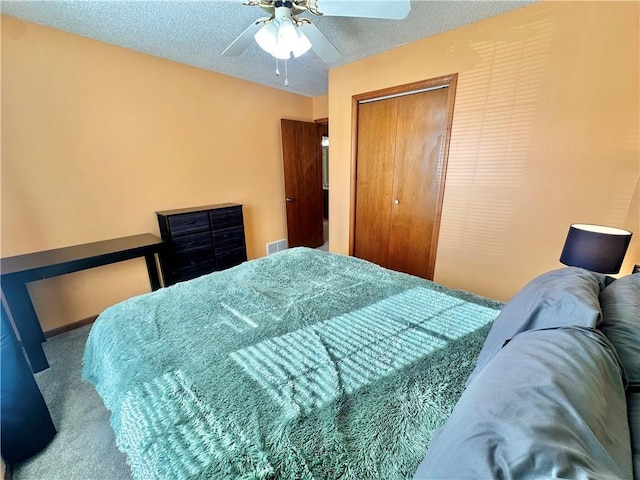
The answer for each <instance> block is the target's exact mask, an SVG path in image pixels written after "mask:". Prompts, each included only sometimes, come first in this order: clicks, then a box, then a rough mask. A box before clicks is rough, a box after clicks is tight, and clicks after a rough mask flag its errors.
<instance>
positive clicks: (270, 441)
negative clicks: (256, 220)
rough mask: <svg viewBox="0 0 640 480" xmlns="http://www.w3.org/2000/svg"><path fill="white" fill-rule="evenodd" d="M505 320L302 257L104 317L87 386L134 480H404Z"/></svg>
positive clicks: (253, 266)
mask: <svg viewBox="0 0 640 480" xmlns="http://www.w3.org/2000/svg"><path fill="white" fill-rule="evenodd" d="M500 307H501V304H500V303H498V302H495V301H491V300H487V299H484V298H481V297H478V296H475V295H472V294H470V293H467V292H461V291H453V290H449V289H446V288H444V287H442V286H439V285H437V284H435V283H433V282H430V281H427V280H424V279H420V278H417V277H412V276H409V275H405V274H402V273H398V272H393V271H390V270H386V269H383V268H381V267H379V266H376V265H373V264H371V263H368V262H365V261H362V260H359V259H356V258H353V257H347V256H343V255H335V254H330V253H326V252H322V251H317V250H311V249H307V248H295V249H290V250H286V251H284V252H281V253H278V254H275V255H272V256H269V257H266V258H262V259H259V260H254V261H250V262H246V263H244V264H242V265H239V266H238V267H235V268H232V269H230V270H226V271H223V272H217V273H213V274H210V275H206V276H204V277H200V278H198V279H195V280H192V281H189V282H184V283H179V284H176V285H174V286H172V287H169V288H164V289H161V290H158V291H156V292H153V293H149V294H146V295H142V296H139V297H135V298H132V299H130V300H127V301H125V302H122V303H120V304H118V305H115V306H113V307H111V308H109V309H107V310H105V311H104V312H103V313H102V314H101V315H100V317H99V318H98V320H97V321H96V323H95V324H94V326H93V328H92V330H91V334H90V336H89V339H88V342H87V347H86V350H85V353H84V373H83V374H84V378H85V379H86V380H87V381H89V382H91V383H92V384H93V385H95V387H96V389H97V391H98V393H99V394H100V395H101V396H102V398H103V400H104V403H105V405H106V406H107V408H108V409H109V410H110V411H111V412H112V416H111V423H112V426H113V429H114V431H115V436H116V443H117V445H118V448H120V449H121V450H122V451H123V452H125V453H126V454H127V456H128V461H129V464H130V465H131V471H132V474H133V476H134V478H137V479H154V480H157V479H171V480H174V479H216V480H217V479H276V478H277V479H296V480H297V479H322V480H328V479H342V480H348V479H354V480H356V479H357V480H364V479H384V480H393V479H407V478H411V477H412V475H413V473H414V472H415V470H416V468H417V466H418V464H419V463H420V461H421V459H422V458H423V457H424V454H425V452H426V449H427V446H428V444H429V441H430V439H431V435H432V433H433V431H434V430H435V429H436V428H438V427H439V426H440V425H442V424H443V423H444V421H445V420H446V419H447V417H448V416H449V414H450V413H451V411H452V409H453V407H454V405H455V403H456V401H457V400H458V398H459V396H460V395H461V393H462V389H463V385H464V382H465V380H466V378H467V377H468V376H469V374H470V373H471V370H472V369H473V367H474V365H475V361H476V358H477V355H478V353H479V351H480V349H481V347H482V343H483V341H484V338H485V337H486V335H487V333H488V330H489V327H490V324H491V322H492V321H493V319H494V318H495V317H496V315H497V314H498V310H499V308H500Z"/></svg>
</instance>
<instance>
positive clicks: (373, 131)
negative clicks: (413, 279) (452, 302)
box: [354, 87, 449, 278]
mask: <svg viewBox="0 0 640 480" xmlns="http://www.w3.org/2000/svg"><path fill="white" fill-rule="evenodd" d="M448 95H449V92H448V88H446V87H445V88H439V89H434V90H428V91H424V92H420V93H414V94H409V95H404V96H397V97H393V98H388V99H384V100H378V101H372V102H369V103H363V104H361V105H359V106H358V147H357V170H356V211H355V215H356V218H355V238H354V255H355V256H357V257H360V258H364V259H366V260H370V261H372V262H375V263H378V264H380V265H382V266H384V267H387V268H392V269H394V270H399V271H402V272H406V273H410V274H413V275H418V276H421V277H425V278H433V269H434V265H435V255H432V253H435V248H437V245H436V244H435V243H437V235H435V236H434V231H435V232H436V233H437V229H436V226H437V221H438V216H439V205H438V195H439V191H440V189H441V185H440V179H441V178H442V176H441V175H440V173H441V172H440V171H439V169H440V168H441V160H442V154H443V144H444V141H445V137H446V130H447V121H448V111H447V107H448ZM434 237H435V238H434ZM432 249H433V250H432Z"/></svg>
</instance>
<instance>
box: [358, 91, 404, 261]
mask: <svg viewBox="0 0 640 480" xmlns="http://www.w3.org/2000/svg"><path fill="white" fill-rule="evenodd" d="M397 108H398V101H397V99H390V100H384V101H376V102H371V103H366V104H362V105H360V106H359V109H358V149H357V158H358V166H357V171H356V210H355V239H354V250H353V254H354V256H356V257H359V258H363V259H365V260H369V261H371V262H374V263H377V264H379V265H382V266H384V267H386V266H388V257H389V227H390V221H391V195H392V192H393V171H394V157H395V129H396V116H397Z"/></svg>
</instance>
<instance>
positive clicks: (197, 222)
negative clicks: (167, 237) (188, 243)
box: [169, 212, 209, 236]
mask: <svg viewBox="0 0 640 480" xmlns="http://www.w3.org/2000/svg"><path fill="white" fill-rule="evenodd" d="M169 230H170V231H171V236H175V235H184V234H186V233H191V232H202V231H205V230H209V216H208V215H207V212H195V213H185V214H183V215H172V216H170V217H169Z"/></svg>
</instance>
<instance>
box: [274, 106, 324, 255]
mask: <svg viewBox="0 0 640 480" xmlns="http://www.w3.org/2000/svg"><path fill="white" fill-rule="evenodd" d="M281 135H282V164H283V169H284V191H285V197H286V198H285V201H286V208H287V237H288V243H289V247H298V246H306V247H313V248H315V247H319V246H321V245H322V244H323V243H324V235H323V229H322V145H321V140H322V133H321V126H320V125H319V124H316V123H311V122H299V121H295V120H285V119H282V121H281Z"/></svg>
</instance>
